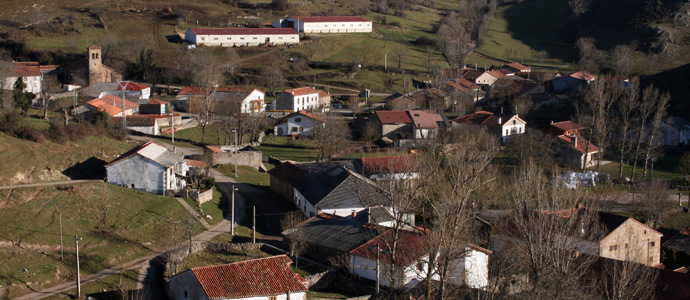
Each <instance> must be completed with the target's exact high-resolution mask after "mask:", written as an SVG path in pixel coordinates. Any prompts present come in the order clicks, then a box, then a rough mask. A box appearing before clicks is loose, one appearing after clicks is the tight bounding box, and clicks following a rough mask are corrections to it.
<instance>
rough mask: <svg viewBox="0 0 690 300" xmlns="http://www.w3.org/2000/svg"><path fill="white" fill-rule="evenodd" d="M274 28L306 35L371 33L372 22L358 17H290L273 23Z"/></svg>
mask: <svg viewBox="0 0 690 300" xmlns="http://www.w3.org/2000/svg"><path fill="white" fill-rule="evenodd" d="M273 27H278V28H281V27H282V28H292V29H294V30H297V31H299V32H304V33H348V32H371V31H372V28H373V25H372V21H370V20H367V19H365V18H363V17H358V16H334V17H290V18H287V19H280V20H278V21H275V22H273Z"/></svg>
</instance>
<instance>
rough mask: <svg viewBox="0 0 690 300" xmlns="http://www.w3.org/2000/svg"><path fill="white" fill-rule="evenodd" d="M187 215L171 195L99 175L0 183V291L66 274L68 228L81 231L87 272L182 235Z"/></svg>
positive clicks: (17, 290) (70, 254)
mask: <svg viewBox="0 0 690 300" xmlns="http://www.w3.org/2000/svg"><path fill="white" fill-rule="evenodd" d="M59 213H62V227H63V229H62V230H63V234H64V246H65V259H64V261H61V259H60V249H59V245H60V235H59V229H60V228H59ZM187 218H189V214H188V213H187V212H186V211H185V209H184V208H183V207H182V206H181V205H179V203H177V201H175V200H174V199H172V198H168V197H162V196H157V195H152V194H148V193H143V192H138V191H134V190H131V189H126V188H121V187H117V186H113V185H109V184H106V183H101V182H97V183H89V184H81V185H73V186H58V187H43V188H25V189H13V190H0V226H1V227H2V228H3V230H2V234H0V257H1V259H0V260H1V261H2V262H1V263H0V278H1V279H2V280H1V281H0V293H1V291H2V290H5V291H6V292H7V293H8V294H6V295H7V296H9V298H13V297H15V296H17V295H19V294H23V293H27V292H29V289H28V288H27V286H25V284H26V285H29V283H30V287H31V289H41V288H45V287H48V286H51V285H54V284H56V283H59V282H63V281H68V280H74V276H75V274H74V271H73V265H74V250H75V248H74V236H75V235H78V236H80V237H82V238H83V241H81V242H80V244H79V254H80V263H81V268H82V269H81V270H82V272H83V273H85V274H88V273H91V272H96V271H99V270H102V269H105V268H108V267H113V266H118V265H119V264H120V263H123V262H126V261H129V260H132V259H134V258H136V257H140V256H143V255H146V254H150V253H152V252H153V251H161V250H164V249H166V247H168V246H170V245H172V243H173V242H177V241H180V240H181V239H182V237H183V236H184V235H185V234H186V230H185V229H184V225H183V224H184V220H186V219H187ZM180 220H183V221H182V222H180ZM178 223H179V224H178ZM194 231H195V232H196V231H199V229H194ZM25 270H26V271H25ZM3 296H5V295H3Z"/></svg>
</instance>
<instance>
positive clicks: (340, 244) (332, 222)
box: [300, 211, 376, 252]
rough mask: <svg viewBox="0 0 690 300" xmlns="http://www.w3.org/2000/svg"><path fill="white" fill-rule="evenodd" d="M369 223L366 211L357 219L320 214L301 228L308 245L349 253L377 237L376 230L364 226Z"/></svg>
mask: <svg viewBox="0 0 690 300" xmlns="http://www.w3.org/2000/svg"><path fill="white" fill-rule="evenodd" d="M368 221H369V218H368V215H367V213H366V211H363V212H362V213H358V214H357V216H356V217H353V216H352V215H350V216H347V217H341V216H336V215H331V214H325V213H320V214H318V215H316V216H314V217H312V218H310V219H308V220H307V221H305V222H303V223H302V224H301V225H300V226H301V227H302V228H303V230H304V232H305V235H304V236H305V237H306V239H307V242H308V243H310V244H315V245H319V246H322V247H326V248H330V249H334V250H337V251H342V252H347V251H350V250H352V249H354V248H356V247H358V246H359V245H361V244H363V243H365V242H367V241H368V240H370V239H372V238H373V237H375V236H376V231H375V230H372V229H369V228H367V227H365V226H364V225H365V224H367V223H368Z"/></svg>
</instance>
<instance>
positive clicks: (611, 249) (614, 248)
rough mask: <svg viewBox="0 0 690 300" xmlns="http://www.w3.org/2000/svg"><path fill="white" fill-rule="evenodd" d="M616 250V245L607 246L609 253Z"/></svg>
mask: <svg viewBox="0 0 690 300" xmlns="http://www.w3.org/2000/svg"><path fill="white" fill-rule="evenodd" d="M616 250H618V245H611V246H609V251H616Z"/></svg>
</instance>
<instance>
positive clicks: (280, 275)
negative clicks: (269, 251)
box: [168, 255, 307, 300]
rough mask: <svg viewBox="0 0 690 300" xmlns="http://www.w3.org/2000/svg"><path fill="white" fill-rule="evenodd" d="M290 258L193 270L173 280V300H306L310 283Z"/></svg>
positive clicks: (176, 276) (252, 261)
mask: <svg viewBox="0 0 690 300" xmlns="http://www.w3.org/2000/svg"><path fill="white" fill-rule="evenodd" d="M291 263H292V260H290V259H289V258H288V257H287V256H286V255H278V256H272V257H266V258H259V259H252V260H247V261H242V262H236V263H230V264H225V265H217V266H208V267H200V268H192V269H190V270H187V271H184V272H182V273H180V274H177V275H175V276H173V277H171V278H170V279H169V282H168V295H169V297H170V299H172V300H190V299H194V300H206V299H243V300H244V299H246V300H250V299H251V300H306V299H307V295H306V292H307V288H306V287H305V285H304V283H305V282H306V280H304V278H302V276H300V275H298V274H295V272H293V271H292V269H290V264H291Z"/></svg>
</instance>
